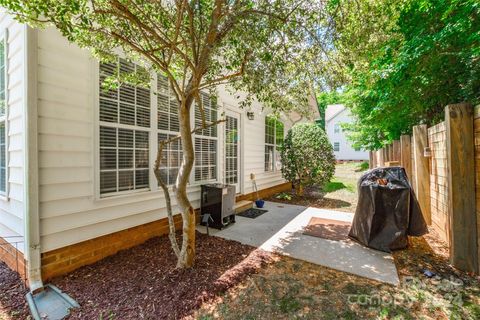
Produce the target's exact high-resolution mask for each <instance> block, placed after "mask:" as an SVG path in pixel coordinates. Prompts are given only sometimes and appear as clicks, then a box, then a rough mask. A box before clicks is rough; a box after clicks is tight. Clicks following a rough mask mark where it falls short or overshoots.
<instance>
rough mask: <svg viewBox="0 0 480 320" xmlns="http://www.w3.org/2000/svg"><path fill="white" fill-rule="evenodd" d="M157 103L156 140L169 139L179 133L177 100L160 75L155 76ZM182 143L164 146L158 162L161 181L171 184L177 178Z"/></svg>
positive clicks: (165, 80)
mask: <svg viewBox="0 0 480 320" xmlns="http://www.w3.org/2000/svg"><path fill="white" fill-rule="evenodd" d="M157 104H158V141H159V143H160V142H161V141H164V140H167V139H170V138H172V137H176V136H178V135H179V131H180V128H179V126H180V125H179V121H178V101H177V99H176V98H175V95H174V93H173V92H172V88H171V87H170V84H169V82H168V79H167V78H166V77H164V76H162V75H158V77H157ZM182 157H183V153H182V143H181V142H180V140H177V141H174V142H172V143H169V144H167V145H165V146H164V148H163V150H162V158H161V163H160V174H161V177H162V180H163V182H165V184H167V185H173V184H174V183H175V181H176V179H177V175H178V170H179V168H180V164H181V162H182Z"/></svg>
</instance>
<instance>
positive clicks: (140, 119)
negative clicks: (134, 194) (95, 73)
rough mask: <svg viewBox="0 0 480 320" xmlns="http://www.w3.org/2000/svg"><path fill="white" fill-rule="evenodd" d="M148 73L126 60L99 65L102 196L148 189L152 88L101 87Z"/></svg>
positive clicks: (141, 86)
mask: <svg viewBox="0 0 480 320" xmlns="http://www.w3.org/2000/svg"><path fill="white" fill-rule="evenodd" d="M133 72H136V73H142V72H143V73H146V70H145V69H143V68H141V67H139V66H137V65H135V64H133V63H131V62H128V61H127V60H124V59H118V60H117V62H116V63H101V64H100V83H99V87H100V90H99V91H100V98H99V99H100V101H99V106H100V113H99V117H100V119H99V120H100V194H101V195H103V196H106V195H109V194H114V193H115V194H116V193H121V192H126V191H131V190H139V189H148V187H149V133H150V88H149V87H148V86H145V85H136V86H134V85H129V84H121V85H120V86H118V87H117V88H115V89H108V90H107V89H105V88H104V86H103V85H102V84H103V82H104V80H105V79H106V78H107V77H112V76H113V77H116V76H118V75H119V74H122V73H125V74H131V73H133Z"/></svg>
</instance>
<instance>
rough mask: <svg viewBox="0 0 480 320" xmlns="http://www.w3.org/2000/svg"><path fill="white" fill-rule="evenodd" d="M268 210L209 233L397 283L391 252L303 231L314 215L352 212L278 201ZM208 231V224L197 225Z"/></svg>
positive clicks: (347, 217) (336, 216) (345, 216)
mask: <svg viewBox="0 0 480 320" xmlns="http://www.w3.org/2000/svg"><path fill="white" fill-rule="evenodd" d="M265 209H266V210H268V212H267V213H265V214H263V215H261V216H260V217H258V218H256V219H249V218H244V217H240V216H237V217H236V219H237V222H236V223H235V224H233V225H231V226H229V227H227V228H225V229H223V230H216V229H210V234H211V235H214V236H217V237H221V238H225V239H230V240H236V241H238V242H241V243H243V244H248V245H251V246H255V247H259V248H261V249H264V250H267V251H272V252H277V253H281V254H283V255H286V256H290V257H292V258H296V259H301V260H305V261H308V262H311V263H315V264H318V265H322V266H326V267H329V268H332V269H336V270H340V271H344V272H349V273H352V274H356V275H359V276H362V277H366V278H370V279H374V280H377V281H381V282H386V283H390V284H393V285H398V283H399V279H398V274H397V269H396V267H395V264H394V262H393V257H392V255H391V254H388V253H385V252H381V251H376V250H373V249H369V248H366V247H364V246H362V245H360V244H358V243H356V242H353V241H351V242H340V241H334V240H327V239H322V238H317V237H312V236H308V235H304V234H303V228H304V227H305V226H306V225H307V224H308V222H309V221H310V218H311V217H320V218H327V219H332V220H339V221H349V222H351V221H352V219H353V214H350V213H344V212H339V211H334V210H324V209H317V208H311V207H308V208H307V207H302V206H295V205H288V204H282V203H275V202H267V203H266V204H265ZM197 228H198V230H199V231H200V232H206V230H205V227H202V226H198V227H197Z"/></svg>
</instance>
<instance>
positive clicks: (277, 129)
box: [265, 117, 284, 172]
mask: <svg viewBox="0 0 480 320" xmlns="http://www.w3.org/2000/svg"><path fill="white" fill-rule="evenodd" d="M283 136H284V125H283V123H282V122H280V121H279V120H277V119H275V118H273V117H265V172H273V171H276V170H279V169H280V167H281V162H280V153H279V147H280V146H281V144H282V143H283Z"/></svg>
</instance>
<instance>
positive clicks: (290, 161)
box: [280, 123, 335, 195]
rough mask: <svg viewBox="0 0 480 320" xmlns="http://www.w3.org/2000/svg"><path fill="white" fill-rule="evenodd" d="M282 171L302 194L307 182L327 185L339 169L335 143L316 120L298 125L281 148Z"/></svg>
mask: <svg viewBox="0 0 480 320" xmlns="http://www.w3.org/2000/svg"><path fill="white" fill-rule="evenodd" d="M280 152H281V157H282V174H283V177H284V178H285V179H287V180H288V181H290V182H292V183H293V184H294V185H295V190H296V191H297V194H298V195H303V190H304V187H306V186H314V185H317V186H323V185H324V184H325V183H327V182H329V181H330V179H331V178H332V177H333V174H334V173H335V156H334V154H333V147H332V145H331V143H330V141H329V140H328V137H327V135H326V133H325V131H324V130H323V129H322V128H321V127H320V126H318V125H316V124H313V123H300V124H296V125H294V126H293V127H292V128H291V129H290V130H289V131H288V133H287V136H286V137H285V140H284V142H283V145H282V146H281V148H280Z"/></svg>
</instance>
